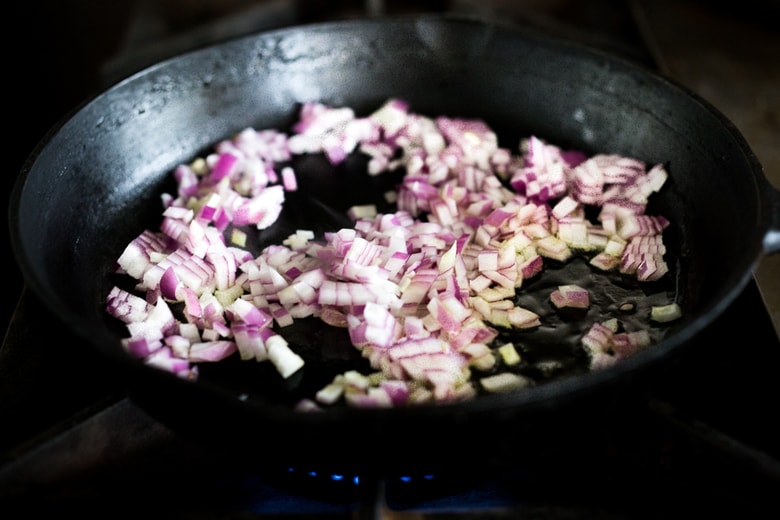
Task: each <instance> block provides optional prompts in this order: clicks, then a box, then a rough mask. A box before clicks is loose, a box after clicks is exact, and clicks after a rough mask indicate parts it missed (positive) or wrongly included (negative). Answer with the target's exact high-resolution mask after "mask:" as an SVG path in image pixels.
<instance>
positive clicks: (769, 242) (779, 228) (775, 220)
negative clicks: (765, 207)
mask: <svg viewBox="0 0 780 520" xmlns="http://www.w3.org/2000/svg"><path fill="white" fill-rule="evenodd" d="M767 197H768V202H769V211H770V217H771V222H770V226H769V229H768V230H767V233H766V235H765V236H764V242H763V247H764V251H765V252H766V253H767V254H773V253H780V190H778V189H777V188H775V187H774V186H771V185H770V186H769V190H768V195H767Z"/></svg>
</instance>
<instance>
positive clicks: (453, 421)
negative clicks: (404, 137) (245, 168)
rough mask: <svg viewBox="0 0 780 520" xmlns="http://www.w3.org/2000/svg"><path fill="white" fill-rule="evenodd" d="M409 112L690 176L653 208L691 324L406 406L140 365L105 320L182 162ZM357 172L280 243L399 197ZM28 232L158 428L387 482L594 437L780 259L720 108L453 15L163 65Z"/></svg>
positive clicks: (315, 345)
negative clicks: (133, 250)
mask: <svg viewBox="0 0 780 520" xmlns="http://www.w3.org/2000/svg"><path fill="white" fill-rule="evenodd" d="M390 97H399V98H402V99H405V100H407V101H408V102H409V103H410V104H411V107H412V110H414V111H415V112H419V113H423V114H427V115H431V116H435V115H440V114H446V115H450V116H453V117H475V118H482V119H484V120H486V121H487V122H489V123H490V124H491V125H492V126H493V127H494V128H496V129H497V130H498V131H499V135H500V138H501V139H502V144H504V145H505V146H510V147H514V146H516V143H517V142H518V140H519V138H520V137H524V136H528V135H531V134H534V135H537V136H539V137H542V138H544V139H547V140H549V141H550V142H553V143H555V144H558V145H560V146H562V147H565V148H574V149H580V150H584V151H586V152H588V153H596V152H610V153H619V154H625V155H630V156H633V157H637V158H640V159H642V160H644V161H646V162H647V163H658V162H663V163H664V164H665V165H666V166H667V169H668V170H669V172H670V180H669V182H668V184H667V186H666V187H665V188H664V190H663V192H662V193H661V194H659V195H658V196H657V197H656V199H655V200H654V201H653V204H654V205H653V206H652V213H655V214H663V215H664V216H666V217H667V218H668V219H669V220H670V221H671V222H672V227H671V228H670V230H669V231H668V233H667V239H666V242H667V245H668V247H669V248H670V250H671V251H670V258H673V259H674V261H673V263H672V273H671V274H670V275H669V280H668V286H667V290H668V293H669V294H670V296H671V297H672V298H674V299H675V300H676V301H678V302H680V304H681V305H682V306H683V309H684V317H683V318H682V319H681V320H680V321H679V322H677V323H676V324H674V325H672V326H670V328H669V329H668V330H667V331H666V335H665V337H664V338H662V339H660V340H659V342H658V343H657V344H656V345H654V346H653V347H652V348H649V349H646V350H645V351H643V352H641V353H639V354H637V355H635V356H634V357H632V358H630V359H628V360H625V361H623V362H621V363H619V364H618V365H617V366H615V367H613V368H610V369H607V370H602V371H598V372H590V373H582V374H579V375H576V376H572V377H564V378H561V379H560V380H551V381H549V382H546V383H544V384H540V385H538V386H536V387H533V388H529V389H525V390H522V391H518V392H515V393H511V394H506V395H499V396H486V397H480V398H478V399H475V400H473V401H469V402H466V403H459V404H449V405H435V406H434V405H430V406H428V405H426V406H420V407H413V408H402V409H393V410H353V409H336V410H333V411H329V412H327V413H317V414H302V413H296V412H293V411H291V410H290V407H289V405H288V404H289V403H286V402H284V396H285V392H286V390H287V389H285V388H284V385H283V384H281V383H280V382H279V381H278V379H274V378H273V374H272V373H271V372H270V371H269V370H266V369H264V368H262V367H260V365H259V364H258V366H249V367H247V366H246V364H244V365H243V366H241V367H233V368H231V369H229V370H228V372H227V374H226V375H220V373H219V371H214V373H213V374H212V373H211V372H210V371H209V369H206V370H205V371H204V376H203V377H202V378H201V380H200V381H199V382H197V383H193V382H188V381H184V380H181V379H177V378H175V377H173V376H170V375H169V374H166V373H163V372H161V371H158V370H155V369H152V368H148V367H146V366H143V365H141V364H140V363H139V362H137V361H135V360H132V359H130V358H129V357H128V356H126V355H125V354H124V352H123V350H122V348H121V347H120V345H119V339H120V336H121V332H122V331H121V330H120V329H117V327H116V321H115V320H113V319H112V318H110V317H108V316H107V315H106V313H105V311H104V302H105V297H106V294H107V292H108V290H109V289H110V287H111V285H112V284H113V283H114V282H115V280H114V279H113V278H112V276H111V274H110V273H111V271H112V267H113V263H114V261H115V259H116V258H117V257H118V255H119V254H120V252H121V251H122V250H123V248H124V247H125V245H126V244H127V243H128V242H129V241H130V240H131V239H132V238H133V237H135V236H136V235H137V234H138V233H139V232H140V231H141V230H142V229H145V228H151V229H157V226H158V224H159V216H160V205H159V204H160V201H159V195H160V193H161V192H162V191H163V190H166V189H169V188H170V187H171V180H170V172H171V170H172V169H173V168H174V167H175V166H176V165H177V164H179V163H181V162H186V161H189V160H191V159H192V158H194V157H195V156H197V155H198V154H201V153H203V152H204V151H206V150H209V149H210V147H211V145H212V144H213V143H215V142H217V141H218V140H220V139H223V138H226V137H228V136H230V135H232V134H233V133H235V132H237V131H238V130H240V129H243V128H245V127H248V126H253V127H255V128H268V127H274V128H282V129H286V128H289V126H290V124H291V123H292V122H293V120H294V119H295V115H296V110H297V108H298V107H299V105H300V103H302V102H304V101H321V102H324V103H327V104H331V105H334V106H349V107H352V108H354V109H356V111H357V112H358V113H359V114H366V113H367V112H369V111H371V110H373V109H375V108H377V107H378V106H380V104H381V103H383V102H384V101H385V100H387V99H388V98H390ZM312 168H313V171H314V172H315V173H316V172H317V168H318V167H317V166H316V164H313V166H312ZM351 168H353V167H352V166H346V167H345V168H344V169H342V170H340V171H338V172H329V173H327V174H323V175H327V177H324V178H319V180H316V179H318V177H317V176H316V175H313V174H311V173H309V174H305V175H306V176H305V179H308V180H309V182H311V183H312V184H311V185H310V188H309V189H308V191H304V192H303V193H301V194H298V195H296V197H297V198H296V199H295V200H294V202H291V203H290V204H289V205H288V208H292V209H287V210H285V211H286V213H285V216H284V217H283V219H282V223H281V224H280V226H282V227H284V226H287V228H286V229H291V228H292V227H295V226H300V225H302V224H312V223H313V222H325V223H326V225H329V223H328V219H327V218H325V219H323V214H322V213H321V211H322V210H321V208H320V209H317V208H319V206H317V205H314V204H310V203H309V202H308V199H307V197H312V196H314V195H313V194H316V197H317V198H318V200H320V201H321V202H324V203H325V204H326V205H328V206H330V207H331V208H333V209H336V210H337V211H336V214H338V210H340V209H344V208H345V207H347V206H348V205H349V204H351V203H353V200H354V201H358V202H362V201H364V200H365V198H366V197H376V196H377V194H378V193H381V191H380V190H382V189H384V188H386V187H387V186H386V185H382V183H392V182H393V180H392V178H387V179H378V180H371V181H369V180H365V179H363V180H360V178H358V177H356V176H355V174H354V173H353V172H352V170H351ZM355 168H357V167H355ZM355 171H357V170H355ZM323 179H324V180H323ZM345 179H351V180H349V181H345ZM377 184H378V185H377ZM345 187H348V188H345ZM9 216H10V225H11V234H12V240H13V246H14V251H15V254H16V256H17V259H18V262H19V264H20V266H21V268H22V271H23V274H24V277H25V280H26V283H27V285H28V287H29V288H30V289H32V290H33V291H34V292H35V293H36V294H37V295H38V296H39V297H40V298H41V299H42V300H43V301H44V302H45V303H46V304H47V305H48V306H49V307H50V308H51V309H52V310H53V311H54V313H55V315H56V316H57V317H59V319H60V320H61V321H62V326H66V327H69V328H70V329H72V330H73V331H74V332H75V333H77V334H78V335H79V336H80V337H82V338H84V340H85V341H86V342H87V343H88V344H89V346H90V347H93V348H94V350H95V353H96V355H98V354H100V355H104V356H105V357H106V358H107V361H108V367H107V369H110V370H116V371H117V374H118V376H122V377H125V378H126V381H127V384H128V388H129V391H130V395H131V396H132V397H133V398H134V399H135V400H136V401H137V402H138V403H139V404H141V405H142V406H143V407H144V408H145V409H146V410H148V411H149V412H150V413H152V414H153V415H155V416H156V417H158V418H159V419H161V420H162V421H164V422H165V423H167V424H169V425H171V426H172V427H174V428H175V429H176V430H177V431H180V432H182V433H183V434H185V435H191V436H192V437H194V438H196V439H198V440H199V441H204V442H207V443H209V444H210V445H213V446H215V447H226V448H228V451H229V452H230V453H233V454H234V455H236V456H239V457H244V458H247V459H248V460H253V461H255V460H259V461H262V462H263V463H264V464H267V465H275V464H289V465H299V466H305V467H310V468H317V469H327V470H334V471H358V472H363V473H377V474H388V473H394V472H415V471H435V470H441V469H443V468H451V467H455V468H460V467H462V465H463V464H464V461H468V460H471V461H479V463H480V464H482V465H491V464H496V465H498V464H501V463H502V462H504V461H507V460H511V459H513V458H514V457H512V455H515V456H519V457H527V456H529V455H530V454H532V453H533V449H532V447H533V445H534V443H535V442H536V441H537V440H541V439H546V440H547V441H548V442H549V439H551V438H556V439H558V438H560V439H561V440H563V439H565V438H566V437H569V436H573V435H576V433H575V432H577V431H581V430H582V429H583V428H587V425H588V424H589V423H588V421H592V420H599V417H601V416H602V414H603V413H604V412H606V411H607V410H612V406H613V405H612V403H613V402H614V401H615V396H618V395H621V393H622V392H624V391H625V390H626V389H627V388H629V387H632V385H635V384H636V383H637V382H638V381H639V382H642V381H645V380H646V378H651V377H653V375H655V374H656V373H657V370H651V369H656V368H658V367H659V366H661V365H663V364H664V363H668V362H669V360H670V359H671V358H673V357H674V356H677V355H680V354H681V353H682V352H683V351H684V350H685V351H686V353H687V354H689V355H693V354H695V351H693V352H690V350H689V349H687V347H690V346H691V345H693V344H695V339H696V337H697V336H698V335H699V334H700V333H701V331H702V330H703V329H705V328H706V327H708V326H709V325H710V324H711V323H712V322H713V321H714V320H716V319H717V318H718V316H719V315H720V314H721V313H722V312H723V311H724V309H726V308H727V307H728V306H729V304H731V303H732V301H733V300H734V299H735V297H736V296H737V295H738V294H739V293H740V292H741V291H742V289H743V288H744V287H745V285H746V284H747V283H748V281H749V279H750V278H751V274H752V270H753V268H754V267H755V266H756V264H757V262H758V261H759V259H760V258H761V256H762V255H764V254H769V253H776V252H777V251H778V250H780V196H779V195H778V192H777V190H775V189H774V188H773V187H772V186H770V184H769V183H768V181H767V179H766V177H765V176H764V175H763V171H762V168H761V166H760V164H759V163H758V161H757V159H756V157H755V156H754V154H753V153H752V152H751V150H750V149H749V147H748V145H747V143H746V142H745V140H744V138H743V137H742V136H741V135H740V134H739V133H738V131H737V130H736V129H735V127H734V126H733V125H732V124H731V123H730V122H729V121H728V120H727V119H726V118H724V117H723V116H722V115H721V114H720V113H719V112H718V111H717V110H716V109H714V108H713V107H711V106H710V105H708V104H707V103H706V102H705V101H703V100H702V99H699V98H698V97H697V96H695V95H694V94H692V93H691V92H689V91H687V90H686V89H685V88H681V87H680V86H678V85H676V84H674V83H672V82H670V81H668V80H667V79H664V78H662V77H659V76H657V75H656V74H654V73H652V72H650V71H647V70H644V69H642V68H640V67H638V66H636V65H634V64H631V63H627V62H624V61H622V60H621V59H618V58H615V57H612V56H609V55H605V54H603V53H601V52H597V51H594V50H592V49H588V48H584V47H583V46H581V45H579V44H576V43H573V42H569V41H564V40H560V39H557V38H554V37H551V36H549V35H545V34H541V33H537V32H535V31H528V30H519V29H516V28H511V27H506V26H502V25H497V24H491V23H485V22H483V21H479V20H472V19H462V18H453V17H450V16H446V15H445V16H438V15H436V16H424V17H416V18H389V19H381V20H378V19H372V20H360V21H348V22H336V23H326V24H317V25H310V26H301V27H294V28H289V29H283V30H277V31H272V32H268V33H262V34H257V35H252V36H248V37H243V38H239V39H236V40H231V41H228V42H224V43H221V44H218V45H215V46H212V47H208V48H204V49H201V50H197V51H195V52H191V53H188V54H184V55H182V56H178V57H175V58H173V59H170V60H167V61H164V62H162V63H159V64H157V65H154V66H152V67H149V68H148V69H145V70H143V71H141V72H139V73H138V74H136V75H134V76H132V77H130V78H128V79H126V80H124V81H122V82H120V83H119V84H117V85H115V86H113V87H112V88H110V89H108V90H107V91H105V92H103V93H102V94H100V95H98V96H96V97H94V98H93V99H91V100H89V101H88V102H86V103H85V104H84V105H83V106H81V107H80V108H79V109H78V110H77V111H75V112H74V113H73V114H72V115H71V116H70V117H69V118H67V119H66V120H64V121H62V123H61V124H60V125H58V126H57V127H56V128H54V129H53V130H52V131H51V132H50V133H49V134H48V135H47V136H46V137H45V138H44V140H43V141H42V142H41V144H40V145H39V146H38V147H37V148H36V149H35V150H34V151H33V152H32V154H31V155H30V158H29V161H28V162H27V163H26V164H25V167H24V170H23V171H22V174H21V176H20V179H19V181H18V183H17V185H16V187H15V191H14V193H13V197H12V200H11V207H10V212H9ZM335 224H337V222H334V225H335ZM279 233H280V236H282V235H283V234H284V233H283V232H282V231H280V232H279ZM266 238H268V237H266ZM299 334H300V335H299V336H298V338H297V339H296V341H297V342H298V345H299V346H300V348H301V349H302V351H305V352H306V355H307V356H308V357H309V358H310V361H311V362H310V363H309V364H307V366H306V367H305V369H304V374H305V375H304V376H303V377H304V378H308V379H309V380H314V381H317V380H324V379H326V378H327V374H329V372H328V371H329V370H335V369H339V368H342V366H341V364H340V363H342V361H343V359H341V358H339V355H335V356H331V357H330V358H328V359H323V356H322V355H321V354H318V352H320V347H325V348H330V347H332V346H333V344H336V343H338V339H336V338H333V337H331V336H329V333H328V332H324V331H322V329H321V328H319V327H314V328H304V330H303V331H302V332H300V333H299ZM318 357H319V359H318ZM226 370H227V369H226ZM555 434H558V436H559V437H551V435H555Z"/></svg>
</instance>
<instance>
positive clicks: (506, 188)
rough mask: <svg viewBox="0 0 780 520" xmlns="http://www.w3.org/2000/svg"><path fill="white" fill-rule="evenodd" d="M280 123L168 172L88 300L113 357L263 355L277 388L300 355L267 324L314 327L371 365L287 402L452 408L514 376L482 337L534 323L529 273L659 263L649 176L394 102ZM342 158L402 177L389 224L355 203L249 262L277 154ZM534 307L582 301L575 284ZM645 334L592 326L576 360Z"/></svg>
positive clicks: (289, 187)
mask: <svg viewBox="0 0 780 520" xmlns="http://www.w3.org/2000/svg"><path fill="white" fill-rule="evenodd" d="M299 116H300V117H299V119H298V121H297V123H296V124H295V125H294V126H293V129H292V130H293V132H292V133H290V134H287V133H284V132H281V131H278V130H273V129H264V130H255V129H253V128H247V129H245V130H243V131H241V132H239V133H238V134H236V135H235V136H233V137H232V138H231V139H227V140H224V141H222V142H219V143H217V144H216V145H215V147H214V151H213V152H212V153H211V154H209V155H207V156H206V157H201V158H197V159H196V160H194V161H193V162H191V163H189V164H182V165H180V166H179V167H177V168H176V169H175V171H174V172H173V174H174V177H175V179H176V181H177V191H176V193H166V194H164V195H163V196H162V202H163V207H164V209H163V211H162V221H161V224H160V229H159V230H157V231H151V230H144V231H142V232H141V233H140V234H139V235H138V236H137V237H136V238H135V239H134V240H132V241H131V242H130V243H129V244H128V245H127V247H126V249H125V250H124V251H123V252H122V254H121V255H120V256H119V258H118V260H117V268H116V272H117V273H120V274H124V275H127V276H129V277H132V278H133V279H134V280H135V281H136V282H135V286H134V289H133V290H132V291H128V290H125V289H122V288H120V287H118V286H116V287H114V288H113V289H112V291H111V292H110V294H109V295H108V296H107V305H106V309H107V311H108V312H109V313H110V314H111V315H112V316H114V317H116V318H117V319H119V320H121V321H122V322H124V323H125V324H126V327H127V332H128V336H127V337H126V338H125V339H123V345H124V347H125V348H126V350H127V352H128V353H130V354H131V355H132V356H135V357H137V358H139V359H142V360H143V361H144V362H145V363H148V364H149V365H152V366H155V367H158V368H160V369H163V370H168V371H170V372H173V373H174V374H176V375H178V376H180V377H183V378H189V379H197V377H198V366H199V364H201V363H211V362H217V361H220V360H223V359H225V358H227V357H229V356H239V357H240V359H241V360H256V361H258V362H264V361H270V362H271V363H272V364H273V365H274V366H275V368H276V370H277V371H278V373H279V375H280V376H281V377H282V378H288V377H290V376H291V375H292V374H294V373H296V372H297V371H299V370H301V369H302V368H303V366H304V361H303V358H302V357H301V356H300V355H299V354H297V353H296V352H295V351H294V349H293V348H292V347H291V346H290V344H288V342H287V340H286V339H285V337H284V328H285V327H287V326H289V325H291V324H292V323H293V322H294V321H295V320H297V319H302V318H312V317H313V318H319V319H321V320H322V321H323V322H324V323H325V324H327V325H329V326H333V327H341V328H344V329H346V331H347V332H348V334H349V338H350V340H351V343H352V345H354V347H355V348H356V349H358V350H359V351H360V354H361V355H362V356H363V357H364V358H365V359H367V360H368V362H369V363H370V366H371V367H372V369H373V370H374V371H373V372H372V373H370V374H361V373H359V372H357V371H354V370H352V371H348V372H345V373H343V374H340V375H338V376H337V377H336V378H334V380H333V381H332V382H331V383H329V384H327V385H326V386H325V387H323V388H322V389H321V390H319V391H318V392H317V393H316V395H313V396H311V397H310V398H306V399H304V400H302V401H301V402H300V403H299V404H298V407H297V408H298V409H299V410H320V409H322V408H323V407H326V406H328V405H332V404H335V403H337V402H345V403H347V404H348V405H350V406H372V407H378V406H401V405H405V404H410V403H419V402H431V401H437V402H440V401H457V400H463V399H469V398H472V397H473V396H475V395H476V394H477V393H478V392H480V391H484V392H502V391H508V390H512V389H517V388H522V387H524V386H528V385H531V384H533V381H532V380H531V379H530V378H527V377H525V376H522V375H520V374H517V373H512V372H511V371H509V370H508V368H510V367H512V366H513V365H516V364H517V363H519V362H520V354H519V353H518V350H517V348H516V346H515V345H513V344H512V343H507V342H506V341H504V340H501V339H500V338H499V330H500V329H526V330H528V329H533V328H536V327H539V326H540V325H541V319H540V316H539V315H538V314H536V313H534V312H532V311H531V310H529V309H526V308H523V307H521V306H518V305H517V304H516V303H515V295H516V294H517V292H518V291H521V290H522V287H523V283H524V281H526V280H529V279H532V278H534V277H537V276H539V275H540V273H541V272H542V270H543V267H544V264H545V262H546V261H548V260H549V261H555V262H567V261H568V260H569V259H571V258H572V257H573V256H574V255H575V253H576V254H585V255H587V257H588V258H589V262H590V265H591V266H592V268H593V269H596V270H601V271H618V272H620V273H622V274H623V275H628V276H635V277H636V279H637V280H638V281H640V282H646V281H655V280H659V279H660V278H661V277H663V276H664V275H665V274H666V273H667V271H668V267H667V264H666V262H665V261H664V254H665V252H666V250H665V247H664V244H663V238H662V237H663V235H662V233H663V230H664V229H665V228H666V227H667V226H668V225H669V222H668V221H667V220H666V219H665V218H663V217H661V216H653V215H648V214H646V213H645V209H646V206H647V202H648V197H650V196H651V195H652V194H653V193H655V192H657V191H659V190H660V189H661V187H662V186H663V185H664V182H665V180H666V178H667V173H666V171H665V169H664V167H663V166H662V165H661V164H657V165H654V166H652V167H650V168H646V166H645V164H644V163H643V162H641V161H639V160H637V159H633V158H630V157H624V156H619V155H609V154H598V155H595V156H592V157H587V156H586V155H585V154H583V153H581V152H577V151H565V150H562V149H561V148H559V147H557V146H555V145H553V144H551V143H548V142H545V141H544V140H542V139H540V138H538V137H536V136H531V137H529V138H526V139H523V140H522V141H521V142H520V143H519V146H518V148H517V150H516V152H513V151H512V150H510V149H507V148H502V147H501V146H499V144H498V139H497V136H496V134H495V133H494V132H493V131H492V130H491V128H490V127H489V126H488V125H487V124H486V123H485V122H484V121H481V120H473V119H456V118H450V117H446V116H439V117H436V118H430V117H427V116H423V115H420V114H416V113H414V112H412V111H410V110H409V106H408V105H407V104H406V103H405V102H404V101H402V100H399V99H390V100H388V101H387V102H386V103H385V104H383V105H382V106H381V107H379V108H378V109H377V110H376V111H374V112H373V113H371V114H369V115H368V116H365V117H358V116H357V115H356V114H355V113H354V111H353V110H352V109H350V108H335V107H330V106H326V105H324V104H321V103H314V102H311V103H305V104H303V105H302V106H301V110H300V113H299ZM353 153H362V154H365V155H367V156H368V158H369V161H368V167H367V172H366V174H367V175H379V174H381V173H382V172H386V171H390V170H395V169H398V168H403V169H404V172H405V173H404V177H403V180H402V181H401V182H400V184H399V185H398V186H397V190H396V191H395V192H393V193H390V194H387V195H388V197H392V200H394V201H395V204H396V206H395V208H396V209H395V211H394V212H391V213H379V212H378V211H377V209H376V207H375V206H372V205H370V204H366V205H361V206H354V207H353V208H351V209H350V210H349V212H348V215H349V217H350V218H351V219H352V220H353V222H354V227H352V228H342V229H334V230H332V231H329V232H327V233H325V236H324V240H316V239H315V236H314V233H313V232H311V231H309V230H298V231H297V232H296V233H294V234H292V235H290V236H289V237H288V238H287V239H286V240H284V241H283V243H281V244H274V245H271V246H268V247H266V248H265V249H263V250H262V251H260V252H259V254H257V255H254V254H253V253H250V252H249V251H248V250H247V249H245V245H246V239H247V235H248V234H249V233H251V232H252V229H253V228H255V229H266V228H268V227H269V226H271V225H272V224H273V223H274V222H275V221H276V219H277V218H278V216H279V215H280V212H281V210H282V207H283V204H284V202H285V197H286V193H287V192H290V191H294V190H297V188H298V181H297V178H296V173H295V171H294V169H293V167H292V166H291V165H290V164H291V163H290V160H291V158H292V157H293V156H295V155H301V154H324V156H325V157H326V158H327V159H328V160H329V161H330V163H332V164H334V165H336V164H338V163H340V162H341V161H344V160H345V159H346V158H347V157H348V156H349V155H350V154H353ZM588 208H596V209H597V210H598V211H597V217H596V218H595V219H589V218H588V217H587V216H586V209H588ZM550 302H551V303H552V304H553V305H554V306H555V308H556V309H561V310H562V309H566V308H575V309H587V308H588V306H589V305H590V301H589V297H588V292H587V290H585V289H583V288H582V287H579V286H577V285H574V284H568V285H561V286H559V287H558V289H557V290H555V291H553V292H552V293H551V294H550ZM173 304H176V305H177V306H179V307H180V309H181V310H180V311H177V312H174V310H173V309H172V305H173ZM669 305H671V306H672V307H669V308H670V309H673V310H675V311H676V313H675V312H663V310H661V311H658V312H657V315H659V316H662V317H661V318H660V320H658V321H669V320H670V319H675V318H677V317H679V307H677V306H676V304H674V303H670V304H669ZM649 342H650V341H649V335H648V333H647V331H645V330H637V331H632V332H628V331H623V330H621V328H620V323H619V320H618V319H617V318H615V319H612V320H608V321H607V322H603V323H595V324H593V326H592V328H591V329H590V330H589V331H588V332H587V334H585V335H584V336H583V338H582V348H583V349H584V350H585V351H586V352H587V353H588V355H589V356H590V359H591V367H593V368H596V367H602V366H605V365H609V364H612V363H614V362H615V361H616V360H618V359H620V358H622V357H624V356H626V355H629V354H630V353H632V352H635V351H636V350H638V349H640V348H644V347H646V346H647V345H648V344H649ZM475 371H478V372H480V373H483V374H485V377H482V378H480V379H477V378H472V373H473V372H475Z"/></svg>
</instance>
